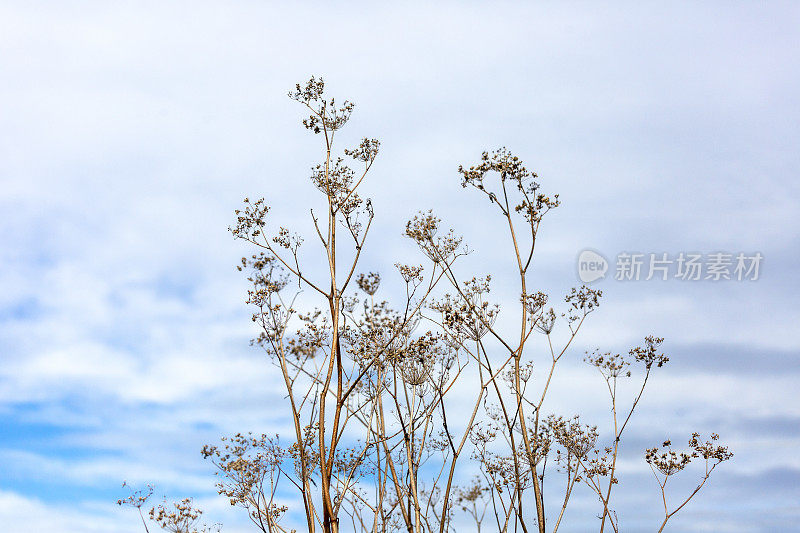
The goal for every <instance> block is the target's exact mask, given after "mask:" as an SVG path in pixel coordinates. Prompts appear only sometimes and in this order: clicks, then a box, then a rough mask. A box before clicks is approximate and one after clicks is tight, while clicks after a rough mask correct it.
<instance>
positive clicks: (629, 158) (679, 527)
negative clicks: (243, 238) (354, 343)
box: [0, 0, 800, 533]
mask: <svg viewBox="0 0 800 533" xmlns="http://www.w3.org/2000/svg"><path fill="white" fill-rule="evenodd" d="M798 28H800V6H798V5H797V4H796V3H795V4H792V3H779V2H770V3H768V4H765V3H761V2H758V3H757V2H751V3H746V2H740V3H730V2H726V3H712V2H706V3H696V4H694V5H689V4H688V3H681V4H679V5H678V4H675V5H672V6H671V7H666V6H665V3H658V4H656V3H638V2H637V3H633V2H631V3H617V4H613V5H611V6H605V7H603V8H599V7H597V6H596V5H595V4H590V3H559V4H556V3H543V4H541V5H534V4H533V3H529V4H525V5H523V4H522V3H493V4H491V5H485V4H481V3H455V2H453V3H444V2H443V3H439V4H437V5H429V4H425V3H420V4H414V3H395V4H393V5H391V6H390V5H388V4H387V5H381V4H380V3H375V2H370V3H347V4H342V5H340V6H339V7H333V6H331V5H329V4H327V3H322V2H319V3H302V4H301V3H299V2H296V3H293V4H291V5H290V4H289V3H270V2H266V1H261V0H259V1H255V0H254V1H238V2H221V1H218V2H211V1H193V2H183V1H163V0H161V1H150V2H148V1H141V2H122V1H119V2H99V1H98V2H87V1H82V2H77V1H76V2H70V1H59V2H47V1H29V0H25V1H13V0H6V1H4V2H2V5H0V98H2V111H0V213H2V216H0V523H2V524H3V528H2V529H3V530H4V531H8V532H11V533H17V532H32V531H50V532H53V533H79V532H80V533H84V532H85V533H89V532H108V531H121V532H129V531H130V532H132V531H138V527H140V525H137V522H136V517H135V515H134V514H133V513H132V512H130V511H129V510H124V509H123V510H120V509H118V508H117V507H116V505H114V502H115V501H116V499H117V498H119V497H122V496H124V495H125V493H124V491H122V490H121V488H120V485H121V483H122V481H123V480H128V481H129V482H131V483H132V484H135V485H142V484H144V483H147V482H152V483H155V484H156V485H157V490H158V494H159V495H160V494H166V495H168V496H170V497H182V496H184V495H193V496H195V497H196V498H197V499H198V501H199V502H200V503H201V504H202V505H203V506H204V507H205V508H206V509H207V515H209V517H210V518H211V519H212V520H221V521H223V522H225V523H226V524H227V525H228V526H229V527H228V528H227V530H228V531H245V530H246V529H244V528H243V527H240V525H241V524H243V523H242V522H241V517H238V518H237V515H235V514H231V511H230V510H229V509H227V508H226V505H225V502H224V501H221V500H220V499H219V498H216V497H215V493H214V490H213V477H212V475H211V470H210V468H209V465H208V464H204V462H203V460H202V458H201V457H200V453H199V450H200V447H201V446H202V444H203V443H206V442H214V441H215V440H216V439H217V438H218V437H219V436H221V435H224V434H228V433H231V432H236V431H243V430H254V431H258V432H272V431H279V430H280V428H281V427H283V425H284V424H285V422H286V421H285V420H284V419H283V418H282V417H281V416H280V413H279V412H276V411H275V410H273V409H271V408H270V407H269V406H270V405H271V404H272V403H273V402H276V401H280V392H279V391H280V389H279V388H278V387H276V383H275V375H274V374H273V373H272V371H271V368H270V366H269V365H268V364H267V362H266V361H265V360H264V358H263V357H262V356H261V355H260V354H259V353H258V352H256V351H254V350H252V349H251V348H249V346H248V340H249V338H250V336H251V335H252V330H251V328H250V323H249V320H248V316H249V311H248V309H247V308H246V306H245V304H244V292H245V290H246V282H245V281H244V280H243V279H242V276H241V275H240V274H239V273H238V272H236V270H235V268H234V266H235V264H236V262H237V261H238V259H239V258H240V257H241V255H242V254H244V253H247V251H248V250H247V249H246V248H243V246H241V245H240V244H239V243H236V242H234V241H233V240H232V239H231V237H230V235H229V234H228V232H227V227H228V225H229V224H230V223H231V222H232V217H233V215H232V212H233V210H234V209H236V208H237V207H238V206H239V205H240V202H241V199H242V198H243V197H244V196H250V197H259V196H265V197H266V198H268V199H269V201H270V203H271V204H272V205H273V206H274V211H273V213H274V217H275V219H276V220H279V221H281V222H283V223H284V224H286V225H293V226H294V227H296V228H297V229H298V230H300V231H306V230H307V229H308V222H309V220H308V216H307V210H306V208H307V206H308V205H309V204H310V203H313V202H317V201H318V200H319V198H318V196H317V195H316V192H315V191H314V190H313V188H311V187H310V185H309V184H308V179H307V176H308V168H309V167H310V166H311V165H312V164H314V163H316V162H317V160H318V158H319V153H320V152H319V150H320V146H319V139H318V138H315V137H313V136H310V135H308V134H307V132H306V131H305V130H303V128H302V127H301V126H300V124H299V119H300V118H301V115H302V113H301V111H302V110H301V109H300V108H299V106H298V105H297V104H295V103H293V102H291V101H290V100H289V99H288V98H287V97H286V92H287V90H288V89H289V88H291V87H292V86H293V84H294V83H295V82H298V81H302V80H304V79H307V78H308V77H309V76H310V75H312V74H315V75H321V76H323V77H324V78H325V80H326V82H327V87H328V88H329V89H330V91H331V94H332V95H334V96H337V95H338V96H340V97H342V98H349V99H351V100H353V101H355V102H356V103H357V108H356V114H355V115H354V118H353V120H352V121H351V123H350V124H349V125H348V129H347V130H346V131H347V133H343V135H344V136H346V137H347V136H349V137H347V139H349V140H355V139H357V138H359V137H360V136H364V135H368V136H374V137H378V138H380V139H381V141H382V143H383V144H382V153H381V155H380V156H379V159H378V161H377V162H376V164H375V167H374V170H373V173H372V175H371V181H370V182H369V183H367V184H366V185H365V186H364V194H365V195H368V196H371V197H372V199H373V203H374V205H375V208H376V212H377V215H378V218H377V220H376V226H375V229H374V231H375V233H374V234H373V237H372V238H373V239H374V240H373V241H372V246H373V248H372V249H371V250H370V251H369V253H367V254H366V255H365V257H364V262H365V263H364V265H365V268H371V269H375V270H379V271H382V272H384V273H386V275H387V276H388V275H389V273H390V272H391V269H392V267H391V265H392V264H393V263H394V262H395V261H398V260H405V261H408V262H412V261H414V260H415V259H416V260H417V261H418V260H419V259H417V258H418V257H419V256H417V255H415V254H416V252H415V250H414V249H413V248H412V247H411V246H410V245H409V243H407V242H404V240H403V239H402V237H401V233H402V229H403V227H404V224H405V220H407V219H408V218H409V217H410V216H412V215H413V214H414V213H415V212H416V211H417V210H419V209H428V208H434V209H435V210H436V211H437V212H438V213H439V215H440V216H441V217H442V218H444V219H445V221H446V223H447V224H448V225H451V226H453V227H454V228H456V229H457V230H458V231H459V232H460V233H461V234H463V235H464V236H465V239H466V241H467V242H468V243H469V244H470V247H471V248H473V249H474V250H475V253H474V254H473V255H472V256H471V257H470V261H471V263H469V264H468V265H469V268H471V269H472V271H473V272H474V273H476V274H483V273H486V272H493V273H495V280H499V281H498V284H499V285H500V286H501V287H502V285H503V283H502V279H503V276H504V275H505V274H508V273H509V265H508V263H507V261H506V260H507V258H508V255H507V254H508V251H509V250H508V246H510V245H509V243H508V242H506V241H505V240H504V239H503V238H498V237H497V236H496V235H497V234H498V232H499V231H500V230H501V227H500V226H499V225H498V223H499V222H500V221H498V220H496V219H494V218H492V217H491V216H490V211H488V210H487V209H486V208H485V206H484V205H483V203H482V202H481V201H480V198H478V197H476V196H474V195H472V194H469V193H468V192H464V191H463V190H462V189H461V187H460V186H459V180H458V175H457V173H456V169H457V167H458V165H459V164H462V163H472V162H475V161H476V160H477V159H478V157H479V156H480V153H481V151H482V150H485V149H492V148H496V147H500V146H507V147H508V148H509V149H511V150H512V151H514V152H515V153H516V154H518V155H519V156H520V157H522V158H523V160H525V161H526V163H527V164H528V166H529V167H530V168H531V169H533V170H535V171H536V172H537V173H538V174H539V176H540V182H541V183H542V185H543V187H544V188H545V190H546V191H548V192H558V193H560V195H561V199H562V201H563V206H562V207H561V208H559V209H558V210H557V211H556V212H554V213H553V214H552V216H550V217H549V218H548V219H547V220H546V222H545V223H544V224H543V229H542V232H541V234H540V238H539V244H538V255H537V260H536V261H537V262H536V267H535V269H534V272H533V276H534V279H535V283H536V284H537V285H538V287H537V288H540V289H541V290H545V291H547V292H550V293H551V294H553V295H554V297H557V295H559V294H563V293H565V292H566V291H567V290H568V288H569V287H571V286H573V285H577V284H579V283H580V281H579V279H578V272H577V267H576V260H577V257H578V254H579V253H580V252H581V251H582V250H584V249H592V250H595V251H597V252H599V253H600V254H602V255H603V256H604V257H605V258H607V259H608V261H609V263H610V266H609V272H608V273H607V275H606V278H605V279H602V280H598V281H597V282H595V286H597V287H598V288H601V289H602V290H603V291H604V294H605V297H604V303H603V305H602V306H601V308H600V310H599V311H598V312H597V313H596V314H594V315H592V317H591V322H590V324H589V325H588V326H587V328H586V330H585V331H584V332H583V335H582V337H581V338H580V342H579V344H578V345H576V347H575V350H574V352H572V353H571V355H570V357H571V359H572V361H573V362H572V363H570V364H568V365H567V368H566V369H565V373H564V375H563V381H562V382H561V383H562V385H561V387H560V388H559V389H557V390H556V391H555V395H554V399H553V400H552V402H551V404H550V407H551V409H552V410H553V411H558V412H564V413H565V414H569V412H571V411H575V410H580V411H583V412H586V413H588V415H589V416H596V417H597V423H598V424H601V425H602V423H603V421H602V417H603V416H605V415H604V412H603V411H597V412H594V411H593V407H592V406H593V405H595V403H596V401H594V400H593V398H596V397H597V396H596V395H597V394H599V393H601V392H602V390H601V389H599V388H598V385H599V382H598V380H599V379H600V378H599V376H593V375H592V374H591V373H589V372H588V370H587V369H585V368H583V365H581V363H580V359H581V356H582V351H583V349H585V348H591V347H595V346H597V347H601V348H603V349H607V350H627V348H628V347H630V346H632V345H634V344H635V343H637V342H638V340H639V339H641V337H643V336H644V335H646V334H649V333H655V334H658V335H660V336H664V337H666V339H667V340H666V341H665V349H666V351H667V352H668V353H669V355H670V358H671V362H670V364H669V365H668V367H667V368H665V369H664V370H663V372H661V373H660V374H659V375H657V376H656V379H655V382H654V383H653V387H652V389H650V390H649V391H648V394H647V396H646V398H645V400H644V401H643V403H642V410H641V412H640V414H639V418H637V419H636V422H635V425H634V426H633V427H632V433H631V441H630V444H629V446H630V451H629V453H630V459H631V465H632V466H630V467H629V468H628V469H626V473H625V475H626V476H628V483H629V484H630V485H632V486H633V487H636V490H635V491H634V492H633V493H631V492H630V491H629V492H628V495H627V496H624V494H625V491H624V489H623V490H622V491H620V496H621V499H620V501H619V508H620V516H621V517H622V520H623V524H626V525H627V528H625V530H627V531H653V530H654V528H653V527H652V525H653V524H654V523H655V522H656V521H657V520H658V514H659V510H658V497H659V496H658V493H657V489H656V487H655V485H654V484H653V482H652V480H651V479H648V478H647V477H646V476H645V475H644V474H647V475H648V476H649V472H646V471H645V470H642V468H641V467H642V465H643V463H641V462H640V463H636V461H635V459H636V457H637V456H638V455H640V453H641V450H642V449H643V448H644V447H647V446H650V445H652V444H654V443H658V442H660V441H661V440H663V439H664V438H666V437H667V436H671V437H673V440H675V441H676V442H677V441H683V440H684V438H685V436H688V434H689V433H691V431H693V430H695V429H697V430H701V431H704V432H710V431H717V432H718V433H720V435H721V436H722V438H723V440H724V441H725V442H726V443H728V444H730V446H731V448H732V449H733V451H734V452H735V453H736V457H735V458H734V460H733V461H732V462H730V463H726V464H724V465H722V467H720V470H719V475H715V476H714V477H713V478H712V480H711V482H710V485H709V486H707V488H705V489H704V490H703V492H702V493H701V494H700V495H699V496H698V498H697V500H696V501H693V502H692V503H691V504H690V506H689V507H688V508H687V510H686V511H685V512H684V513H683V515H679V516H678V518H676V521H675V523H674V524H673V528H672V531H731V532H733V531H741V532H756V531H800V526H798V523H800V505H798V503H797V502H798V501H800V453H798V452H799V451H800V401H799V400H798V397H797V390H798V388H799V387H800V379H798V378H800V340H798V336H797V324H798V321H800V311H798V306H797V302H796V300H795V298H797V296H798V290H797V289H798V281H797V273H796V272H795V271H794V270H792V269H793V268H795V267H796V266H797V260H798V258H800V240H799V239H798V228H799V227H800V207H799V204H798V202H799V201H800V186H799V185H798V183H800V182H799V181H798V168H800V155H799V154H800V152H799V151H798V149H797V147H798V146H800V105H799V104H800V99H799V98H798V94H800V46H798V43H799V42H800V31H798ZM681 252H683V253H685V254H688V253H699V254H701V255H702V256H703V257H704V258H707V256H708V254H713V253H717V252H723V253H728V254H734V255H735V254H738V253H744V254H747V255H748V256H751V255H753V254H755V253H756V252H758V253H760V254H761V255H762V256H763V261H762V262H761V264H760V271H759V277H758V279H757V280H742V281H737V280H720V281H713V280H705V279H701V280H698V281H691V280H681V279H675V278H674V277H673V276H672V274H673V273H672V272H671V273H670V279H668V280H667V281H662V280H658V279H653V280H650V281H645V280H644V279H640V280H639V281H635V280H631V281H617V280H615V279H614V277H615V262H616V261H617V256H618V255H619V254H621V253H641V254H644V257H645V259H648V258H649V254H651V253H653V254H658V255H659V256H661V254H664V253H666V254H668V257H670V258H673V259H674V258H676V257H677V256H678V255H679V254H680V253H681ZM792 265H795V266H792ZM644 277H646V276H644V275H643V276H642V278H644ZM388 287H389V288H388V289H387V290H388V291H391V284H389V285H388ZM509 287H512V286H511V285H509ZM509 291H511V289H509ZM387 297H391V292H389V293H388V294H387ZM498 297H499V298H504V297H507V298H512V297H513V295H512V294H511V292H509V293H507V294H504V293H503V292H502V289H499V292H498ZM626 457H628V456H626ZM715 474H716V473H715ZM624 486H625V483H623V487H624ZM587 502H589V503H591V501H590V500H587ZM580 505H583V504H580V503H579V507H577V508H576V509H577V510H576V511H575V512H574V516H572V517H570V519H571V520H572V522H569V523H568V524H567V525H568V526H569V527H571V528H573V529H568V530H570V531H583V530H584V529H583V528H584V527H586V525H585V524H584V522H582V520H585V516H589V517H591V513H593V512H596V509H594V508H593V507H591V506H588V507H585V508H584V507H580ZM587 505H588V503H587ZM581 509H584V511H583V515H585V516H584V517H581V516H579V515H581ZM587 513H588V514H587ZM588 523H589V524H591V523H592V522H591V518H590V522H588ZM237 527H240V529H237Z"/></svg>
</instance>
